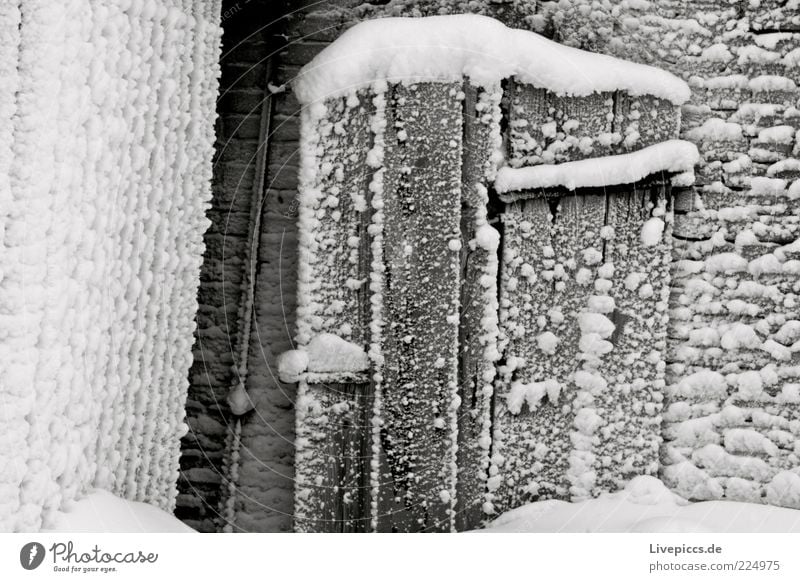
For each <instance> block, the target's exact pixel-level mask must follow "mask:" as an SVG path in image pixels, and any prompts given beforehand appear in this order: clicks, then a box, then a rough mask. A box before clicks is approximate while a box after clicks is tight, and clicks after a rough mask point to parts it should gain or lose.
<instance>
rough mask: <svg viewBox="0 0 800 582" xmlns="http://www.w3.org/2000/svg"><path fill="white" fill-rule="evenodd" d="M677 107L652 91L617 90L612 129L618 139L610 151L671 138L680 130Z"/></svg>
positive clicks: (634, 147) (614, 151)
mask: <svg viewBox="0 0 800 582" xmlns="http://www.w3.org/2000/svg"><path fill="white" fill-rule="evenodd" d="M679 112H680V108H679V107H678V106H677V105H674V104H673V103H672V102H670V101H667V100H666V99H659V98H658V97H653V96H652V95H635V96H633V95H629V94H628V93H625V92H623V91H617V92H616V94H615V99H614V124H613V132H614V133H616V134H618V135H619V139H620V141H619V143H618V144H616V145H615V146H614V148H613V153H626V152H631V151H636V150H640V149H642V148H645V147H647V146H651V145H654V144H657V143H661V142H663V141H667V140H670V139H677V138H678V133H679V130H680V119H681V118H680V114H679Z"/></svg>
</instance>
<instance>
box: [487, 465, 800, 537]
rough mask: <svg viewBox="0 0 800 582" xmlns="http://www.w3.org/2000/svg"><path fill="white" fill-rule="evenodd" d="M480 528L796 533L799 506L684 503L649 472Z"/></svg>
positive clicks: (540, 504)
mask: <svg viewBox="0 0 800 582" xmlns="http://www.w3.org/2000/svg"><path fill="white" fill-rule="evenodd" d="M483 531H486V532H490V533H494V532H541V533H552V532H564V533H566V532H575V533H586V532H595V533H601V532H607V533H612V532H613V533H616V532H636V533H645V532H647V533H702V532H708V533H740V532H741V533H762V532H763V533H798V532H800V511H797V510H795V509H784V508H778V507H767V506H764V505H759V504H754V503H740V502H735V501H706V502H702V503H689V502H688V501H686V500H685V499H683V498H682V497H680V496H678V495H676V494H675V493H673V492H671V491H670V490H669V489H667V488H666V486H665V485H664V484H663V483H661V482H660V481H659V480H658V479H656V478H654V477H647V476H642V477H636V478H634V479H633V480H631V481H630V482H629V483H628V484H627V485H626V486H625V488H624V489H623V490H621V491H619V492H617V493H606V494H604V495H601V496H600V497H598V498H596V499H589V500H586V501H581V502H577V503H568V502H565V501H560V500H548V501H539V502H536V503H530V504H528V505H523V506H521V507H518V508H516V509H512V510H511V511H508V512H506V513H504V514H503V515H501V516H500V517H498V518H497V519H495V520H494V521H492V522H491V523H490V524H489V525H488V526H487V529H485V530H483Z"/></svg>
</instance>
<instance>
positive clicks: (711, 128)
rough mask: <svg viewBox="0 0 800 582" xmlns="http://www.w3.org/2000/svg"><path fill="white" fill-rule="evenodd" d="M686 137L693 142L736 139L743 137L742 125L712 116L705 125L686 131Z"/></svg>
mask: <svg viewBox="0 0 800 582" xmlns="http://www.w3.org/2000/svg"><path fill="white" fill-rule="evenodd" d="M686 138H687V139H690V140H692V141H693V142H701V141H704V140H713V141H736V140H741V139H742V126H741V125H739V124H738V123H729V122H727V121H725V120H723V119H719V118H716V117H715V118H712V119H708V120H706V121H705V122H704V123H703V125H701V126H699V127H695V128H693V129H690V130H689V131H687V132H686Z"/></svg>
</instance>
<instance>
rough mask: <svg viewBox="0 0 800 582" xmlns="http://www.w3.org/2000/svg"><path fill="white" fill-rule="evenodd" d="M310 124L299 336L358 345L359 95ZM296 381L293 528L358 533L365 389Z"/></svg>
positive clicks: (363, 262)
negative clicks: (311, 191)
mask: <svg viewBox="0 0 800 582" xmlns="http://www.w3.org/2000/svg"><path fill="white" fill-rule="evenodd" d="M326 106H327V114H326V115H325V116H324V117H322V118H321V119H318V120H317V124H318V125H317V127H315V128H314V131H316V132H317V133H318V135H321V136H324V140H322V142H321V144H320V147H319V149H318V151H320V154H319V159H318V166H317V174H316V179H315V183H314V184H313V185H309V186H313V187H315V188H316V190H317V191H318V194H317V195H316V196H310V195H306V196H305V197H304V198H303V204H304V206H303V207H301V209H300V214H301V222H302V223H303V224H304V227H303V228H301V234H300V236H301V248H302V249H304V252H302V253H301V257H300V268H299V271H300V281H299V284H298V287H299V288H300V293H299V295H300V297H301V301H302V304H301V306H300V308H299V309H298V342H300V343H301V344H307V343H308V342H309V341H310V340H311V339H313V337H314V336H315V335H317V334H320V333H332V334H335V335H337V336H339V337H341V338H343V339H346V340H348V341H351V342H353V343H355V344H357V345H360V346H363V347H366V346H367V343H368V341H369V321H370V317H369V301H368V298H367V293H368V289H367V285H366V281H367V280H368V277H369V275H368V273H369V270H368V265H369V248H368V246H367V245H368V239H369V237H367V236H366V228H367V224H368V219H369V217H368V212H367V209H368V201H369V195H368V180H369V174H368V172H365V168H366V167H367V162H366V156H367V151H368V150H369V148H370V145H371V142H372V135H371V131H370V122H371V119H372V116H373V110H372V106H371V102H370V98H369V96H368V95H366V94H364V93H362V94H360V95H359V96H358V97H355V96H353V97H351V98H350V99H335V100H330V101H328V102H327V104H326ZM327 379H328V380H329V381H330V383H326V382H325V380H326V377H325V376H324V375H323V377H313V378H312V377H309V378H308V379H307V380H306V381H303V382H301V383H300V385H299V388H298V405H297V440H296V446H297V452H296V461H295V467H296V472H295V484H296V485H295V516H294V518H295V529H296V530H298V531H366V529H367V526H368V525H369V524H368V521H369V520H368V517H367V514H368V508H369V498H368V492H369V487H368V484H365V481H364V480H365V479H368V475H369V463H368V459H367V458H366V456H367V452H368V450H369V439H370V430H369V422H368V421H367V420H366V419H369V418H371V414H372V390H371V387H370V385H369V384H368V383H365V382H353V375H352V374H350V375H336V374H332V375H331V376H330V377H328V378H327Z"/></svg>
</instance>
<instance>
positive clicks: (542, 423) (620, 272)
mask: <svg viewBox="0 0 800 582" xmlns="http://www.w3.org/2000/svg"><path fill="white" fill-rule="evenodd" d="M509 103H510V118H511V119H510V122H509V126H510V128H511V129H510V139H509V145H510V147H509V158H510V159H509V164H510V165H511V166H512V167H514V166H516V167H525V166H531V165H533V166H536V165H539V164H541V163H542V161H543V159H547V160H548V161H555V162H556V165H555V166H552V167H554V168H557V167H558V163H567V164H570V163H571V165H569V166H565V167H568V168H570V169H569V171H567V172H562V173H563V174H565V175H566V179H565V180H562V182H566V185H565V184H557V185H554V186H551V187H537V188H535V189H524V188H523V189H521V190H516V191H511V192H506V193H504V194H502V195H501V198H502V199H503V201H504V202H505V203H506V205H505V208H504V210H503V212H502V216H501V218H502V232H503V236H502V258H501V266H500V271H501V283H500V330H501V332H500V338H501V339H500V344H501V351H502V354H503V360H502V361H501V362H500V366H499V367H498V372H499V379H498V382H497V383H496V390H495V395H494V416H493V440H492V466H491V468H490V477H489V480H488V495H487V500H488V503H487V510H489V511H504V510H507V509H510V508H513V507H517V506H519V505H521V504H522V503H525V502H527V501H531V500H536V499H543V498H561V499H573V500H578V499H583V498H587V497H591V496H593V495H596V494H598V493H599V492H601V491H613V490H616V489H618V488H620V487H622V486H623V485H624V483H625V482H626V481H627V480H628V479H630V478H631V477H633V476H635V475H641V474H654V473H656V472H657V470H658V452H659V451H658V450H659V445H660V441H661V436H660V423H661V418H660V410H661V400H662V398H663V391H664V371H665V362H664V358H665V353H664V350H665V347H666V331H667V302H668V299H669V293H670V289H669V283H670V273H669V264H670V260H671V243H670V241H671V233H670V231H671V208H670V204H671V200H670V198H671V196H670V192H671V186H670V184H671V176H670V175H669V174H668V173H662V172H656V173H652V174H651V173H650V172H648V171H643V172H642V175H644V176H646V177H645V178H644V179H642V180H640V181H636V182H633V183H630V184H622V185H615V186H603V187H578V188H576V187H575V186H574V185H572V186H569V183H570V182H572V183H573V184H581V183H586V182H591V181H592V179H590V178H589V177H588V176H590V175H591V174H593V173H594V174H597V176H598V177H599V178H600V179H601V180H603V179H609V178H610V176H609V175H608V174H610V173H613V172H614V168H613V167H612V166H611V165H608V164H613V163H614V160H613V158H609V157H606V158H605V159H597V161H595V158H598V156H615V155H617V154H622V153H626V152H627V151H628V149H629V148H630V149H634V150H638V149H639V148H641V147H646V146H651V145H655V144H658V143H660V142H662V141H664V140H669V139H672V138H674V137H675V136H676V135H677V128H678V115H677V110H676V108H675V107H674V106H673V105H672V104H671V103H667V102H664V101H662V100H657V99H654V98H651V97H648V96H642V97H638V98H635V99H633V98H630V97H629V96H628V95H627V94H624V93H621V92H617V93H615V94H614V95H608V94H607V95H603V94H595V95H592V96H589V97H585V98H584V97H578V98H575V97H559V96H555V95H552V94H548V93H547V92H546V91H543V90H541V89H537V88H534V87H530V86H525V85H517V86H515V87H512V89H511V97H510V98H509ZM633 134H635V137H636V139H635V143H636V147H635V148H634V147H631V145H632V143H633V142H634V140H631V144H630V145H629V143H628V142H626V141H625V138H624V136H630V135H633ZM603 136H608V137H605V138H604V137H603ZM570 137H571V138H572V139H569V138H570ZM585 138H589V139H590V143H591V142H594V144H595V146H594V147H591V148H584V147H583V146H582V143H584V142H583V141H582V140H584V139H585ZM598 138H600V139H598ZM654 155H655V154H654ZM581 160H583V162H582V163H581ZM576 162H577V163H576ZM630 163H634V160H631V161H630ZM551 181H553V180H551ZM611 183H617V184H618V182H615V181H611Z"/></svg>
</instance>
